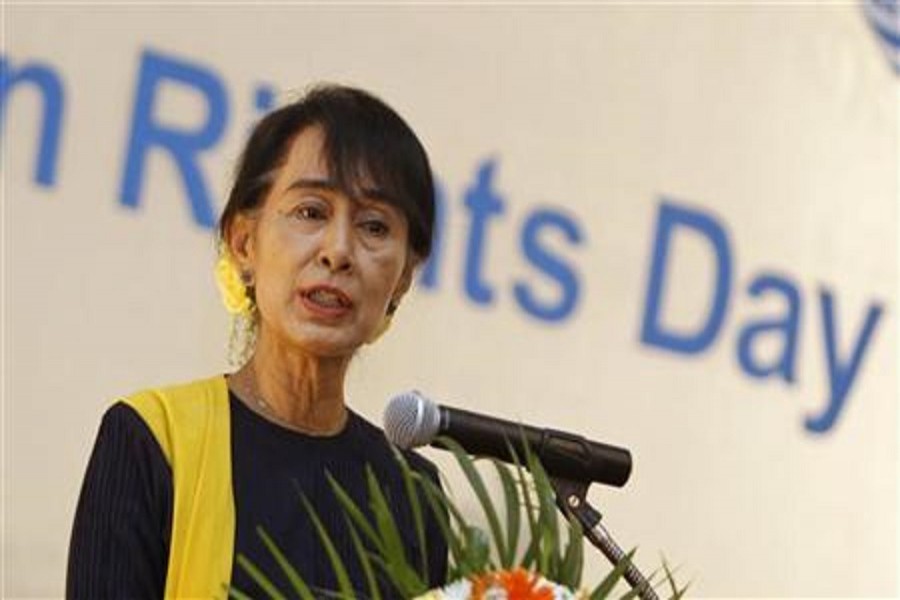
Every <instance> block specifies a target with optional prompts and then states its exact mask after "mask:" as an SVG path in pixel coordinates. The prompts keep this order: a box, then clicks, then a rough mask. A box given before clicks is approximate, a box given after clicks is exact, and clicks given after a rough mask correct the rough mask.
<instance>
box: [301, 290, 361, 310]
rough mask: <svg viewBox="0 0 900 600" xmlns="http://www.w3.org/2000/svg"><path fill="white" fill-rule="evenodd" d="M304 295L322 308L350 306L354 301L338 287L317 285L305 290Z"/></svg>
mask: <svg viewBox="0 0 900 600" xmlns="http://www.w3.org/2000/svg"><path fill="white" fill-rule="evenodd" d="M303 297H304V298H306V299H307V300H309V301H310V302H312V303H313V304H315V305H317V306H321V307H322V308H330V309H340V308H350V307H351V306H352V305H353V303H352V302H351V301H350V298H348V297H347V296H346V295H345V294H344V293H343V292H341V291H340V290H336V289H331V288H324V287H316V288H312V289H310V290H306V291H305V292H303Z"/></svg>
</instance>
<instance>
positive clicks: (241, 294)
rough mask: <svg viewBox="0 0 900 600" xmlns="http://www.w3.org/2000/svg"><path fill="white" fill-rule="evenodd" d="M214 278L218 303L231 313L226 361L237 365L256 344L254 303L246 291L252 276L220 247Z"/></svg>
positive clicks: (241, 364)
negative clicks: (243, 270) (238, 267)
mask: <svg viewBox="0 0 900 600" xmlns="http://www.w3.org/2000/svg"><path fill="white" fill-rule="evenodd" d="M215 278H216V284H217V285H218V287H219V294H220V295H221V296H222V304H224V305H225V310H227V311H228V313H229V314H230V315H231V334H230V335H229V336H228V363H229V364H230V365H231V366H232V367H234V368H239V367H241V366H243V365H244V363H246V362H247V360H248V359H249V358H250V355H251V354H252V352H253V348H254V346H255V345H256V304H255V303H254V301H253V297H252V293H251V291H250V286H251V285H252V284H253V281H252V276H251V275H250V273H249V272H245V273H240V272H238V269H237V265H235V263H234V261H233V260H232V258H231V256H230V255H229V254H228V252H227V251H225V250H222V251H220V254H219V260H218V262H216V268H215Z"/></svg>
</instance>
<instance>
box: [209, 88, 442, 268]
mask: <svg viewBox="0 0 900 600" xmlns="http://www.w3.org/2000/svg"><path fill="white" fill-rule="evenodd" d="M310 126H319V127H321V128H322V132H323V136H324V142H323V152H324V154H325V156H324V158H325V161H326V165H327V166H328V170H329V175H330V177H332V178H333V179H334V180H335V183H336V184H337V185H338V186H339V187H340V188H341V189H342V190H345V191H346V192H347V193H348V194H349V195H351V196H356V195H358V194H360V193H361V192H362V190H363V189H364V188H365V187H366V186H365V185H364V184H369V185H371V184H374V185H375V187H377V188H378V189H379V191H381V192H383V193H384V195H385V200H386V201H387V202H389V203H391V204H393V205H394V206H396V207H397V208H399V209H400V210H401V211H402V212H403V214H404V215H405V216H406V220H407V222H408V223H409V245H410V247H411V248H412V250H413V251H414V252H415V253H416V255H417V256H419V257H420V258H422V259H423V260H424V259H425V258H427V257H428V255H429V254H430V252H431V244H432V234H433V231H434V210H435V209H434V182H433V179H432V175H431V167H430V165H429V163H428V155H427V154H426V153H425V148H423V147H422V144H421V142H419V139H418V138H417V137H416V134H415V133H413V131H412V129H411V128H410V127H409V125H407V124H406V122H405V121H404V120H403V119H402V118H401V117H400V115H398V114H397V113H396V112H394V110H393V109H392V108H391V107H389V106H388V105H387V104H385V103H384V102H382V101H381V100H379V99H378V98H376V97H375V96H373V95H372V94H370V93H368V92H365V91H363V90H360V89H356V88H352V87H345V86H339V85H319V86H316V87H314V88H312V89H311V90H310V91H309V92H308V93H306V94H305V95H304V96H303V97H302V98H300V99H299V100H297V101H295V102H293V103H291V104H288V105H287V106H284V107H282V108H279V109H277V110H275V111H273V112H271V113H269V114H268V115H266V116H265V117H264V118H263V119H262V120H261V121H260V122H259V123H258V124H257V125H256V127H255V128H254V130H253V133H252V134H251V135H250V139H249V140H248V141H247V146H246V147H245V148H244V152H243V154H242V155H241V159H240V163H239V164H238V169H237V175H236V176H235V180H234V185H233V186H232V188H231V193H230V194H229V196H228V203H227V204H226V205H225V210H224V211H223V212H222V216H221V217H220V219H219V236H220V239H223V240H224V239H226V238H227V231H228V228H229V226H230V225H231V222H232V221H233V220H234V217H235V216H236V215H237V214H238V213H241V212H243V211H247V210H252V209H254V208H257V207H259V206H262V203H263V201H264V200H265V197H266V195H267V194H268V192H269V188H270V187H271V185H272V182H273V180H274V174H275V171H276V169H277V168H278V167H279V166H281V165H282V164H283V163H284V161H285V159H286V157H287V153H288V151H289V149H290V145H291V143H292V142H293V140H294V138H295V137H296V136H297V135H299V134H300V132H301V131H303V130H304V129H306V128H307V127H310Z"/></svg>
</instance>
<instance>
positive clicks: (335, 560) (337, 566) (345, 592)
mask: <svg viewBox="0 0 900 600" xmlns="http://www.w3.org/2000/svg"><path fill="white" fill-rule="evenodd" d="M300 501H301V502H303V506H304V507H305V508H306V512H307V514H309V518H310V520H311V521H312V522H313V525H314V526H315V528H316V533H318V534H319V539H320V540H321V541H322V545H323V546H325V552H326V553H327V554H328V560H329V562H330V563H331V568H332V569H333V570H334V576H335V578H336V579H337V582H338V590H339V591H340V593H341V595H342V596H345V597H347V598H353V597H354V596H355V594H356V592H355V591H354V590H353V585H352V584H351V583H350V576H349V575H347V568H346V567H345V566H344V561H343V560H341V556H340V554H338V552H337V548H335V546H334V542H333V541H332V540H331V536H330V535H329V534H328V531H327V530H326V529H325V526H324V525H323V524H322V521H321V519H319V515H318V514H317V513H316V509H315V508H314V507H313V505H312V503H310V501H309V499H308V498H307V497H306V494H303V493H301V494H300Z"/></svg>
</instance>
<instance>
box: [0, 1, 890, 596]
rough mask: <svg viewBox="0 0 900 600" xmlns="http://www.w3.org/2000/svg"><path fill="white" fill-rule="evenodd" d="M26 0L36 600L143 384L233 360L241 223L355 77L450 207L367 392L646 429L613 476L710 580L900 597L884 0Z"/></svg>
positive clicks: (678, 557) (17, 27) (379, 348)
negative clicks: (289, 119)
mask: <svg viewBox="0 0 900 600" xmlns="http://www.w3.org/2000/svg"><path fill="white" fill-rule="evenodd" d="M4 10H5V14H4V15H3V21H4V25H3V26H4V47H3V53H2V59H3V64H2V69H3V72H2V77H0V86H2V89H0V94H2V96H0V100H2V102H3V104H2V111H3V114H2V119H3V121H2V140H3V148H2V158H3V164H2V178H3V180H2V186H3V188H2V190H3V196H2V211H3V213H2V223H3V311H4V314H3V388H2V389H3V419H2V421H3V434H2V435H3V441H2V444H3V461H2V469H3V472H2V479H3V490H2V503H3V519H4V521H3V526H4V527H3V572H4V578H5V581H4V584H3V585H4V587H3V589H2V594H3V596H4V597H37V596H42V597H56V596H60V595H61V594H62V592H63V582H64V573H65V558H66V551H67V543H68V535H69V531H70V525H71V518H72V513H73V510H74V505H75V502H76V499H77V493H78V490H79V486H80V482H81V477H82V475H83V473H84V468H85V465H86V461H87V457H88V455H89V452H90V448H91V445H92V443H93V437H94V435H95V433H96V428H97V426H98V424H99V419H100V415H101V414H102V412H103V410H104V409H105V408H106V407H107V406H108V405H109V404H110V403H111V402H112V401H113V400H114V399H115V397H116V396H118V395H120V394H124V393H128V392H131V391H134V390H136V389H139V388H142V387H145V386H149V385H155V384H161V383H170V382H174V381H181V380H187V379H192V378H197V377H200V376H205V375H207V374H209V373H213V372H218V371H223V370H225V369H226V368H227V367H226V364H225V345H226V336H227V333H226V316H225V314H224V311H223V310H222V309H221V308H220V306H219V301H218V299H217V296H216V292H215V289H214V284H213V281H212V277H211V271H212V264H213V262H214V256H215V253H214V241H213V237H212V232H211V229H210V224H211V223H212V221H213V220H214V219H215V217H216V216H217V215H218V212H219V210H221V207H222V205H223V197H224V195H225V192H226V190H227V188H228V183H229V176H230V172H231V169H232V167H233V165H234V163H235V160H236V156H237V153H238V152H239V149H240V145H241V142H242V141H243V139H244V137H245V135H246V134H247V131H248V129H249V127H250V126H251V125H252V123H253V121H254V120H255V119H256V118H258V116H259V114H260V113H261V111H262V110H264V108H265V107H266V106H269V105H271V103H272V102H276V103H277V102H281V101H284V100H286V99H289V98H290V97H291V96H292V95H294V94H295V93H296V91H297V90H301V89H302V88H304V87H306V86H307V85H309V84H310V83H313V82H316V81H322V80H326V81H336V82H342V83H350V84H354V85H359V86H361V87H364V88H366V89H369V90H371V91H373V92H375V93H376V94H378V95H380V96H382V97H383V98H384V99H385V100H386V101H388V102H389V103H390V104H392V105H393V106H394V107H395V108H397V109H398V111H399V112H400V113H401V114H403V115H404V116H405V117H406V118H407V119H408V120H409V122H410V123H411V124H412V126H413V127H414V129H416V131H417V132H419V134H420V135H421V137H422V139H423V141H424V142H425V145H426V147H428V148H429V150H430V153H431V157H432V162H433V165H434V167H435V171H436V174H437V177H438V181H439V188H440V192H441V199H442V208H443V210H442V214H443V217H442V221H441V225H442V227H441V231H442V235H441V239H440V243H439V244H438V249H437V252H436V254H435V257H434V259H433V261H432V263H431V264H430V265H429V267H428V269H427V270H426V271H425V272H424V273H423V279H422V281H420V282H419V286H418V289H417V291H416V292H415V293H414V294H413V296H414V297H413V298H411V299H410V300H409V301H407V302H406V303H405V304H404V306H403V307H402V308H401V310H400V313H399V316H398V319H397V323H396V325H395V328H394V330H393V331H392V332H391V333H390V334H389V335H388V336H387V338H386V339H385V340H384V341H382V342H381V343H380V344H378V345H376V346H374V347H371V348H367V349H365V350H363V351H362V352H361V353H360V355H359V356H358V357H357V359H356V362H355V365H354V370H353V372H352V380H351V388H350V390H349V394H348V396H349V398H350V401H351V404H352V405H353V406H354V407H355V408H356V409H357V410H359V411H361V412H362V413H363V414H365V415H368V416H369V417H370V419H371V420H373V421H375V422H380V414H381V410H382V408H383V406H384V404H385V402H386V400H387V399H388V398H389V397H390V396H391V395H392V394H393V393H396V392H398V391H401V390H404V389H409V388H418V389H420V390H423V391H425V392H426V393H428V394H430V395H431V396H433V397H434V398H435V399H437V400H439V401H444V402H446V403H449V404H454V405H457V406H460V407H464V408H469V409H474V410H478V411H480V412H485V413H489V414H494V415H497V416H501V417H504V418H508V419H513V420H522V421H524V422H528V423H534V424H541V425H546V426H552V427H555V428H558V429H564V430H570V431H574V432H578V433H581V434H583V435H585V436H587V437H590V438H593V439H597V440H600V441H605V442H608V443H612V444H616V445H622V446H626V447H628V448H630V449H631V450H632V453H633V455H634V461H635V466H634V472H633V476H632V478H631V481H630V482H629V483H628V485H627V486H626V487H625V488H623V489H621V490H616V489H594V490H593V491H592V494H591V497H592V499H593V500H594V502H595V504H597V505H598V506H599V507H600V508H601V510H602V512H604V514H605V517H606V523H607V526H608V527H609V528H610V529H611V530H612V532H613V533H614V535H615V536H616V537H617V538H618V539H619V540H620V542H622V544H623V545H625V546H631V545H637V546H639V555H638V556H639V563H641V564H642V565H643V566H644V568H645V569H646V570H648V571H649V570H652V569H653V568H655V567H656V566H658V564H659V556H660V553H664V554H665V555H666V557H667V558H668V559H669V560H670V561H671V562H673V563H674V564H677V565H680V570H679V579H680V580H682V581H687V580H692V581H693V584H692V588H691V590H692V593H693V594H694V595H697V596H734V595H741V596H841V597H850V596H866V597H871V596H892V595H895V594H896V593H897V591H898V578H897V564H898V561H900V557H898V550H897V543H898V531H897V479H898V478H897V473H898V451H897V439H898V411H897V400H898V386H897V383H898V382H897V364H898V352H897V335H896V333H897V325H896V319H895V316H894V315H895V311H896V306H897V273H898V255H897V228H898V225H897V206H898V176H897V169H898V164H900V163H898V159H900V153H898V112H897V108H898V103H897V79H896V76H895V74H894V73H893V71H892V66H891V63H890V61H889V60H887V59H886V58H885V54H884V53H883V51H882V48H881V38H880V37H879V35H878V33H877V31H876V30H875V29H874V28H873V27H871V26H870V24H869V22H867V19H866V16H865V14H864V11H863V10H862V9H861V8H860V7H859V6H857V5H852V4H840V5H825V6H803V5H774V4H767V5H762V6H757V7H753V6H742V5H708V4H703V5H690V4H684V5H678V6H662V5H619V4H615V5H595V6H587V5H577V6H560V7H552V6H524V5H523V6H463V7H448V6H440V5H419V6H411V5H409V6H399V5H394V6H378V5H354V6H336V7H327V6H270V7H249V6H240V5H219V6H202V5H195V6H187V7H176V6H173V5H133V6H130V7H118V8H117V7H113V6H109V5H99V4H98V5H90V4H88V5H69V6H66V5H55V6H50V5H45V6H39V5H31V6H29V5H24V4H14V5H10V6H6V7H5V8H4ZM427 452H428V454H429V456H430V457H432V458H434V459H436V460H439V461H441V462H442V464H448V463H447V462H446V461H445V460H444V458H445V457H441V456H439V454H440V453H439V452H437V451H430V450H429V451H427ZM589 563H590V564H589V567H588V573H589V574H591V575H592V576H594V577H597V576H599V575H600V574H601V573H603V572H605V571H606V569H607V567H606V565H605V564H604V560H603V559H602V558H601V557H600V556H599V555H597V556H596V558H594V557H592V556H591V557H590V558H589Z"/></svg>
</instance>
